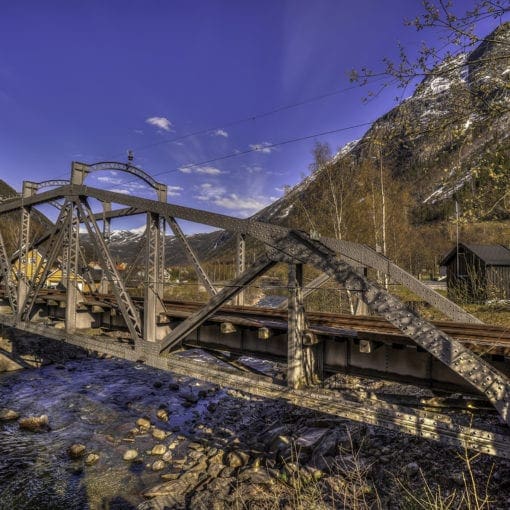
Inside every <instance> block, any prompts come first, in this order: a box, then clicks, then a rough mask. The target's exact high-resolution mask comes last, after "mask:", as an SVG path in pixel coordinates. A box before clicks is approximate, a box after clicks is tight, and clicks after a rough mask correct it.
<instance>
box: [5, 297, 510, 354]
mask: <svg viewBox="0 0 510 510" xmlns="http://www.w3.org/2000/svg"><path fill="white" fill-rule="evenodd" d="M3 293H4V292H3V291H0V296H2V295H3ZM40 294H41V295H40V298H41V299H46V300H50V299H51V300H54V301H57V302H58V301H64V300H65V293H63V292H56V291H54V290H45V291H42V292H41V293H40ZM132 299H133V302H134V303H135V304H137V305H139V306H140V307H143V299H142V298H139V297H133V298H132ZM85 304H87V305H90V306H92V305H98V306H103V307H113V308H116V307H117V305H116V299H115V296H114V295H112V294H104V295H101V296H97V295H96V296H91V295H86V301H85ZM164 304H165V308H166V314H167V316H168V317H170V318H172V317H176V318H186V317H188V316H189V315H191V314H192V313H194V312H196V311H197V310H198V309H199V308H200V307H201V306H202V304H201V303H197V302H192V301H176V300H165V301H164ZM306 317H307V321H308V324H309V328H310V330H312V331H314V329H315V332H316V333H319V334H321V333H322V334H330V335H333V336H335V331H334V330H337V334H338V335H340V336H341V335H344V334H346V333H347V332H357V333H361V334H368V335H372V336H374V337H377V336H381V337H387V338H388V337H389V338H391V337H393V338H394V339H395V340H399V341H401V342H403V343H412V342H410V341H409V340H408V339H407V337H405V336H404V335H402V333H401V332H400V331H399V330H398V329H397V328H396V327H395V326H393V325H392V324H390V323H389V322H387V321H386V320H385V319H382V318H379V317H373V316H353V315H346V314H333V313H325V312H307V314H306ZM212 320H213V321H216V322H226V321H231V322H233V323H236V322H237V323H238V324H240V325H246V326H250V325H251V326H253V327H257V326H259V327H262V326H269V327H271V328H273V329H280V330H286V328H287V312H286V310H278V309H272V308H260V307H253V306H251V307H249V306H244V307H240V306H231V305H229V306H223V307H222V308H220V309H219V310H218V312H216V314H215V315H214V316H213V317H212ZM431 322H432V324H434V325H435V326H436V327H437V328H439V329H440V330H442V331H444V332H445V333H446V334H447V335H450V336H451V337H452V338H454V339H456V340H459V341H460V342H462V343H463V344H466V345H468V346H469V347H471V348H472V349H474V350H476V351H482V352H484V353H486V352H490V353H491V354H495V355H509V354H510V327H503V326H494V325H488V324H473V323H471V324H468V323H458V322H452V321H431Z"/></svg>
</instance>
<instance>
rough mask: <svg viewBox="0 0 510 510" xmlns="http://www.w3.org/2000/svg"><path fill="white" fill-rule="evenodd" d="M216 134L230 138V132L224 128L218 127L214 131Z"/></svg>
mask: <svg viewBox="0 0 510 510" xmlns="http://www.w3.org/2000/svg"><path fill="white" fill-rule="evenodd" d="M213 135H214V136H223V138H228V133H227V132H226V131H225V130H224V129H217V130H216V131H214V132H213Z"/></svg>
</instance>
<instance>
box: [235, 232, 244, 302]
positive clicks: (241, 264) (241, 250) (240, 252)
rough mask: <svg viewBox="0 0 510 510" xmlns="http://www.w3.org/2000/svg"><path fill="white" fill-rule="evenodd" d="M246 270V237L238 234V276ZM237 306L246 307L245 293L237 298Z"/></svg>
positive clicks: (242, 292) (240, 293)
mask: <svg viewBox="0 0 510 510" xmlns="http://www.w3.org/2000/svg"><path fill="white" fill-rule="evenodd" d="M245 270H246V236H245V235H244V234H241V233H240V232H238V233H237V234H236V276H239V275H241V274H242V273H244V271H245ZM236 305H238V306H244V291H241V292H239V294H238V295H237V296H236Z"/></svg>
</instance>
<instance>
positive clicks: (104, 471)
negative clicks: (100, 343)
mask: <svg viewBox="0 0 510 510" xmlns="http://www.w3.org/2000/svg"><path fill="white" fill-rule="evenodd" d="M346 381H347V379H346V380H345V381H344V382H345V384H347V382H346ZM345 384H344V386H345ZM350 384H351V385H352V386H353V387H360V388H358V389H363V388H361V385H362V384H363V382H362V381H361V380H358V379H354V378H352V379H350ZM0 388H1V389H0V509H2V510H3V509H5V510H7V509H36V508H37V509H45V508H48V509H50V508H51V509H56V510H58V509H60V508H62V509H64V508H65V509H66V510H72V509H82V508H90V509H107V508H119V509H121V508H122V509H134V508H139V509H140V510H143V509H163V508H204V509H206V508H207V509H209V508H217V509H220V508H288V509H291V508H298V507H301V508H305V507H311V508H351V507H352V508H420V506H419V505H418V503H416V501H414V502H413V498H415V499H417V500H418V501H420V500H424V499H426V498H427V497H432V496H430V495H427V487H429V489H430V490H431V491H432V492H434V493H437V491H438V489H437V488H438V487H440V488H441V495H442V497H443V498H452V500H454V499H457V501H459V502H460V501H461V498H462V497H464V498H467V497H469V494H471V497H474V496H473V491H474V490H475V489H474V488H473V485H472V483H471V475H472V476H473V479H474V480H475V482H476V490H477V491H478V496H479V497H482V498H483V497H484V496H485V495H486V494H485V488H486V483H487V487H488V490H487V496H488V497H489V498H490V499H491V501H492V503H491V504H490V508H501V509H503V508H509V507H510V462H508V461H505V460H501V459H496V458H492V457H488V456H483V455H480V456H476V458H475V459H473V460H472V461H471V462H469V463H466V459H463V458H462V457H463V455H464V452H462V451H459V450H456V449H454V448H448V447H445V446H441V445H439V444H437V443H432V442H428V441H424V440H420V439H417V438H413V437H409V436H405V435H400V434H396V433H392V432H388V431H385V430H382V429H378V428H375V427H370V426H365V425H362V424H356V423H352V422H348V421H346V420H342V419H339V418H334V417H331V416H328V415H326V414H320V413H316V412H311V411H308V410H305V409H300V408H297V407H293V406H290V405H287V404H285V403H283V402H279V401H274V400H267V399H261V398H255V397H251V396H249V395H247V394H244V393H242V392H238V391H232V390H228V389H221V388H219V387H217V386H214V385H211V384H207V383H204V382H200V381H197V380H194V379H191V378H184V377H179V378H174V377H173V376H172V374H170V373H165V372H162V371H158V370H155V369H151V368H150V367H146V366H144V365H134V364H131V363H128V362H125V361H121V360H112V359H95V358H85V359H81V360H74V361H67V362H66V363H65V364H53V365H49V366H45V367H43V368H40V369H31V370H24V371H19V372H15V373H7V374H1V375H0ZM1 410H3V411H1ZM9 411H10V413H9ZM44 416H46V417H47V419H46V420H45V419H44V418H41V417H44ZM26 418H34V419H35V420H36V422H37V419H42V422H41V424H40V426H35V427H32V428H30V427H29V426H28V427H22V421H21V420H22V419H26ZM32 421H33V420H32ZM452 508H463V506H453V507H452ZM473 508H476V507H473Z"/></svg>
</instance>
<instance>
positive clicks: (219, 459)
mask: <svg viewBox="0 0 510 510" xmlns="http://www.w3.org/2000/svg"><path fill="white" fill-rule="evenodd" d="M224 455H225V454H224V452H223V450H218V451H217V452H216V453H214V454H213V455H211V456H210V457H209V464H220V465H223V457H224Z"/></svg>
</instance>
